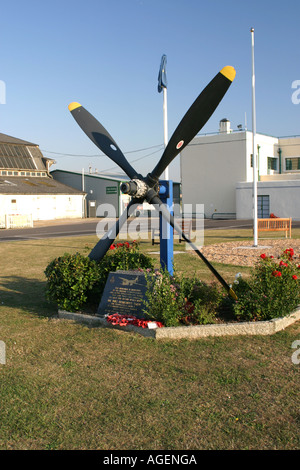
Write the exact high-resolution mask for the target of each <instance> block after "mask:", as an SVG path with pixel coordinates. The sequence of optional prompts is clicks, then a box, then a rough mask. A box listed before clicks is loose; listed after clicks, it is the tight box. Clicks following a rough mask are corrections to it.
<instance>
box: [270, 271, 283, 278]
mask: <svg viewBox="0 0 300 470" xmlns="http://www.w3.org/2000/svg"><path fill="white" fill-rule="evenodd" d="M281 275H282V274H281V272H280V271H273V272H272V276H274V277H281Z"/></svg>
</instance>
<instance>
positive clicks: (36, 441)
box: [0, 230, 300, 450]
mask: <svg viewBox="0 0 300 470" xmlns="http://www.w3.org/2000/svg"><path fill="white" fill-rule="evenodd" d="M243 236H245V239H247V238H248V239H249V238H251V233H250V231H246V230H245V231H244V232H243ZM205 237H206V238H205V240H206V243H216V242H218V241H226V240H228V241H231V240H232V239H233V240H234V239H236V237H239V239H243V237H242V238H241V231H239V234H237V233H232V232H231V231H230V230H227V231H226V232H221V231H217V230H215V231H207V233H206V235H205ZM95 241H96V237H78V238H76V237H72V238H61V239H51V240H34V241H26V242H18V241H16V242H11V243H8V242H7V243H6V242H5V243H0V256H1V257H0V259H1V272H0V340H2V341H4V342H5V345H6V364H0V378H1V381H0V404H1V406H0V449H1V450H4V449H15V450H17V449H28V450H34V449H54V450H56V449H57V450H59V449H65V450H68V449H78V450H79V449H104V450H117V449H119V450H201V449H299V446H300V440H299V424H300V415H299V405H300V399H299V373H300V365H297V364H293V362H292V354H293V352H294V351H295V350H293V349H292V347H291V345H292V343H293V342H294V341H295V340H300V324H299V322H298V323H296V324H294V325H293V326H291V327H289V328H288V329H286V330H285V331H283V332H280V333H277V334H275V335H273V336H270V337H268V336H267V337H260V336H253V337H247V336H243V337H233V338H228V337H224V338H222V337H221V338H205V339H201V340H193V341H189V340H177V341H167V340H163V341H156V340H152V339H146V338H143V337H141V336H139V335H135V334H133V333H125V332H122V331H117V330H110V329H101V328H91V327H87V326H82V325H79V324H76V323H73V322H70V321H67V320H58V319H57V318H56V313H57V309H56V306H55V305H53V304H51V303H49V302H48V301H46V299H45V295H44V290H45V276H44V269H45V267H46V266H47V264H48V263H49V262H50V261H51V260H52V259H53V258H54V257H56V256H59V255H62V254H63V253H65V252H76V251H80V252H83V253H87V254H88V252H89V249H90V248H92V247H93V246H94V244H95ZM141 246H142V249H143V250H145V251H153V248H154V249H155V250H157V251H158V250H159V247H158V245H155V246H154V247H152V246H151V245H150V243H142V245H141ZM178 249H183V250H184V245H183V244H182V245H179V244H176V245H175V246H174V250H178ZM153 256H154V257H155V258H156V260H157V264H158V262H159V256H158V255H153ZM175 265H176V267H177V269H178V270H179V271H182V272H186V273H188V272H191V273H192V274H194V272H196V274H197V276H199V278H201V279H203V280H210V279H212V277H211V275H210V272H209V271H208V269H207V268H206V267H205V265H204V264H203V263H202V262H201V260H199V259H197V258H196V257H195V256H193V255H191V254H189V253H184V254H182V255H180V254H179V255H176V257H175ZM215 266H216V268H217V269H218V270H219V271H220V273H221V274H222V276H224V278H225V279H226V280H227V282H228V283H230V282H232V280H233V279H234V275H235V273H236V272H237V271H241V272H243V273H244V275H247V273H248V272H249V268H245V267H244V268H239V267H236V266H230V265H217V264H215ZM237 268H238V269H237Z"/></svg>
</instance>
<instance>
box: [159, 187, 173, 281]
mask: <svg viewBox="0 0 300 470" xmlns="http://www.w3.org/2000/svg"><path fill="white" fill-rule="evenodd" d="M159 186H160V190H159V197H160V199H161V201H162V202H163V203H164V204H166V205H167V207H168V209H169V211H170V213H171V214H172V215H174V211H173V181H170V180H168V181H167V180H162V181H161V180H160V181H159ZM159 233H160V264H161V267H162V268H163V269H167V271H168V272H169V273H170V275H171V276H172V275H173V256H174V254H173V227H171V225H170V224H169V223H168V222H167V221H166V220H165V219H164V218H163V217H162V215H161V214H159Z"/></svg>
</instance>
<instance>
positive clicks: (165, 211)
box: [151, 196, 237, 300]
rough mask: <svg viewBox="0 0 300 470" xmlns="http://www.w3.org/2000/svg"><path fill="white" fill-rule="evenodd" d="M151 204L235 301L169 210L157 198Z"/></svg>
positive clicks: (232, 292) (216, 272)
mask: <svg viewBox="0 0 300 470" xmlns="http://www.w3.org/2000/svg"><path fill="white" fill-rule="evenodd" d="M151 204H153V205H154V206H155V208H156V210H157V211H159V212H160V213H161V214H162V216H163V217H164V219H166V221H167V222H168V223H169V224H170V225H171V226H172V227H173V228H174V229H175V230H176V232H177V233H178V234H179V235H180V236H181V238H183V239H184V240H185V241H186V242H187V243H189V244H190V245H191V247H192V248H193V250H194V251H195V252H196V253H197V255H198V256H199V257H200V258H201V259H202V261H204V263H205V264H206V266H207V267H208V268H209V269H210V271H211V272H212V273H213V275H214V276H215V277H216V278H217V279H218V281H219V282H220V283H221V284H222V286H223V287H224V289H225V290H226V291H227V293H228V294H229V295H230V296H231V297H232V298H233V299H235V300H237V296H236V294H235V293H234V291H233V290H232V288H231V287H230V286H229V285H228V284H227V282H226V281H225V280H224V279H223V277H222V276H221V275H220V274H219V273H218V271H217V270H216V269H215V268H214V267H213V266H212V264H210V262H209V261H208V259H207V258H206V257H205V256H204V255H203V253H201V251H199V250H198V248H197V247H196V245H194V243H193V242H192V241H191V240H189V238H188V237H187V236H186V235H185V233H184V232H183V231H182V230H181V227H180V226H179V225H178V224H177V223H176V222H175V219H174V217H173V215H172V214H170V212H169V210H168V209H167V207H166V206H165V204H163V202H162V201H161V199H160V198H159V197H158V196H154V197H153V198H152V200H151Z"/></svg>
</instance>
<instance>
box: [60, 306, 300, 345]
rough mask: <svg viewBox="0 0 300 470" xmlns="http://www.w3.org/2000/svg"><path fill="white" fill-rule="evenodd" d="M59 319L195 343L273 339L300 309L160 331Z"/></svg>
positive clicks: (73, 316)
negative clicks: (214, 339)
mask: <svg viewBox="0 0 300 470" xmlns="http://www.w3.org/2000/svg"><path fill="white" fill-rule="evenodd" d="M58 317H59V318H61V319H66V320H73V321H75V322H79V323H83V324H87V325H89V326H93V327H104V328H113V329H118V330H122V331H125V332H126V331H132V332H134V333H138V334H140V335H142V336H144V337H146V338H154V339H182V338H187V339H197V338H207V337H209V336H239V335H245V336H247V335H272V334H274V333H277V332H278V331H281V330H284V329H285V328H287V327H288V326H290V325H292V324H293V323H295V322H296V321H298V320H300V307H298V308H297V309H296V310H294V311H293V312H292V313H291V314H290V315H287V316H286V317H281V318H274V319H272V320H269V321H261V322H240V323H238V322H236V323H218V324H210V325H191V326H177V327H163V328H153V329H152V328H151V329H148V328H141V327H138V326H134V325H127V326H119V325H112V324H111V323H110V322H108V321H107V320H106V318H105V317H97V316H94V315H85V314H81V313H72V312H67V311H65V310H60V309H59V310H58Z"/></svg>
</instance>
